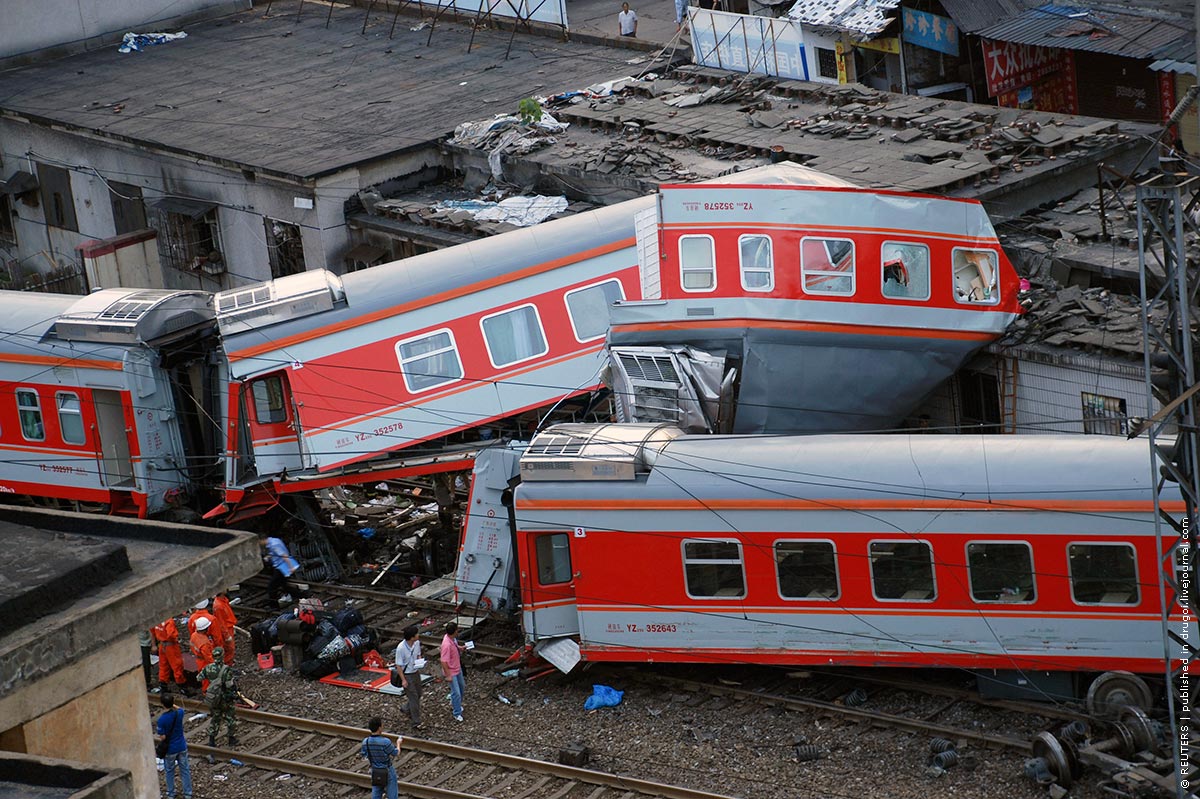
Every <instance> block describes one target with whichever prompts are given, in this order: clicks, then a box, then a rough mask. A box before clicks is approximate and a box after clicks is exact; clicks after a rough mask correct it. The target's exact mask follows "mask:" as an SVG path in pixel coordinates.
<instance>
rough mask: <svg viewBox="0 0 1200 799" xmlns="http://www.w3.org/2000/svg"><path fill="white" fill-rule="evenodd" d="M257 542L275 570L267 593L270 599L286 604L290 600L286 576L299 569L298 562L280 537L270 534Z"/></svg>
mask: <svg viewBox="0 0 1200 799" xmlns="http://www.w3.org/2000/svg"><path fill="white" fill-rule="evenodd" d="M259 543H260V544H261V545H262V547H263V549H264V550H265V551H266V555H267V558H268V559H269V560H270V561H271V568H272V569H274V570H275V573H274V574H272V575H271V582H270V583H268V584H267V593H268V594H270V596H271V599H278V600H279V602H280V604H284V605H286V604H287V603H289V602H291V601H292V594H291V586H289V585H288V578H289V577H291V576H292V575H293V574H295V573H296V572H297V571H299V570H300V564H299V563H297V562H296V559H295V558H293V557H292V553H291V552H288V548H287V544H285V543H283V541H282V540H281V539H279V538H275V537H273V536H272V537H269V538H267V539H266V540H263V539H259ZM285 590H286V591H287V593H284V594H283V596H282V597H281V596H280V594H281V593H283V592H284V591H285Z"/></svg>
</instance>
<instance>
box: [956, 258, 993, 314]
mask: <svg viewBox="0 0 1200 799" xmlns="http://www.w3.org/2000/svg"><path fill="white" fill-rule="evenodd" d="M951 262H952V265H953V268H954V299H955V300H957V301H958V302H964V303H972V304H975V305H995V304H996V303H997V302H999V301H1000V291H999V289H998V288H997V284H996V281H997V279H998V274H999V269H998V262H999V258H998V256H997V255H996V251H995V250H971V249H967V248H966V247H955V248H954V252H953V254H952V255H951Z"/></svg>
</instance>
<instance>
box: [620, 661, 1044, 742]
mask: <svg viewBox="0 0 1200 799" xmlns="http://www.w3.org/2000/svg"><path fill="white" fill-rule="evenodd" d="M638 679H644V680H645V681H647V682H652V683H658V684H660V685H677V686H680V687H683V688H685V689H686V690H690V691H695V692H697V693H709V694H713V695H714V696H731V697H735V698H738V699H753V700H755V701H758V702H762V703H764V704H768V705H779V706H781V707H788V708H804V709H806V710H823V711H828V712H831V713H837V714H839V715H842V716H849V717H850V718H856V719H861V720H863V721H867V722H870V723H872V724H878V725H884V726H888V727H901V728H903V729H908V730H915V731H917V732H927V733H933V734H936V735H938V736H940V737H942V738H948V739H951V740H953V739H956V738H969V739H971V740H973V741H979V742H980V743H986V744H991V745H993V746H1003V747H1005V748H1008V749H1016V750H1017V751H1020V752H1030V751H1032V750H1033V745H1032V744H1031V743H1030V742H1029V741H1022V740H1021V739H1019V738H1009V737H1008V736H1006V735H993V734H991V733H986V732H976V731H974V730H964V729H961V728H959V727H950V726H948V725H945V724H938V723H937V722H931V721H922V720H921V719H913V718H908V717H906V716H897V715H895V714H893V713H882V712H879V711H875V710H862V709H860V708H854V707H847V706H846V705H838V704H835V703H833V702H826V701H823V700H820V699H802V698H798V697H791V696H779V695H777V694H765V693H758V692H757V691H751V690H747V689H745V688H732V687H729V686H724V685H714V684H712V683H706V682H699V681H697V680H688V679H685V678H681V677H664V676H660V675H657V674H645V675H638Z"/></svg>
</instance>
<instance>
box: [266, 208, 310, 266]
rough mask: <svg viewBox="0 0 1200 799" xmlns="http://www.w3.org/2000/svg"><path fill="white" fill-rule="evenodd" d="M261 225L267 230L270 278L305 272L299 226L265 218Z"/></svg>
mask: <svg viewBox="0 0 1200 799" xmlns="http://www.w3.org/2000/svg"><path fill="white" fill-rule="evenodd" d="M263 224H264V225H266V228H267V259H268V260H269V261H270V263H271V277H273V278H274V277H284V276H285V275H298V274H300V273H301V272H303V271H305V266H304V242H303V240H302V239H301V238H300V226H299V225H293V224H292V223H290V222H280V221H279V220H277V219H267V218H266V217H263Z"/></svg>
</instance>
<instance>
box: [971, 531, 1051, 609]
mask: <svg viewBox="0 0 1200 799" xmlns="http://www.w3.org/2000/svg"><path fill="white" fill-rule="evenodd" d="M967 571H968V573H969V574H970V579H971V598H972V599H974V600H975V601H976V602H1033V601H1034V600H1035V599H1036V598H1037V596H1036V594H1035V591H1034V580H1033V551H1032V550H1031V549H1030V547H1029V544H1023V543H1022V544H991V543H987V544H985V543H982V542H972V543H969V544H967Z"/></svg>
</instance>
